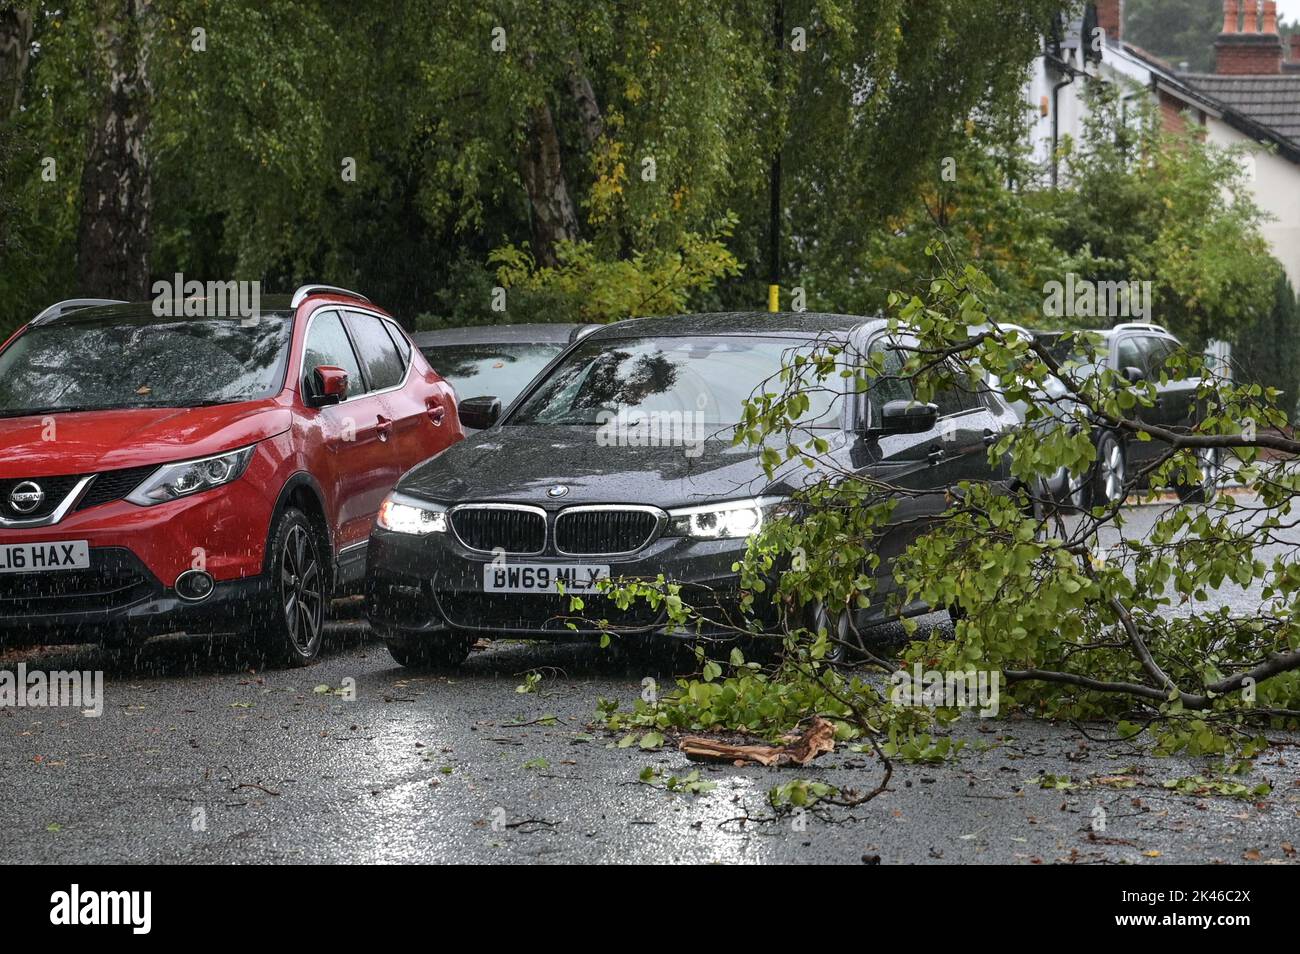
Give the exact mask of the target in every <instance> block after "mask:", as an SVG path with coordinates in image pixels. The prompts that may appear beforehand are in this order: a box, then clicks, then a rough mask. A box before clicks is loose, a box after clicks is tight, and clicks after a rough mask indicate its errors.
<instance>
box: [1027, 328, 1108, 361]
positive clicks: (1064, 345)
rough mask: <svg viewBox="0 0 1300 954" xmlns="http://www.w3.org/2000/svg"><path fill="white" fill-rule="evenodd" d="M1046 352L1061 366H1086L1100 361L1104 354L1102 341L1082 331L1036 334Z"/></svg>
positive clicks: (1104, 348)
mask: <svg viewBox="0 0 1300 954" xmlns="http://www.w3.org/2000/svg"><path fill="white" fill-rule="evenodd" d="M1038 340H1039V341H1041V342H1042V344H1043V347H1045V348H1046V349H1047V353H1048V354H1050V355H1051V356H1052V357H1053V358H1055V359H1056V363H1057V364H1059V365H1060V366H1061V367H1063V368H1067V370H1068V369H1072V368H1088V367H1090V366H1092V365H1096V364H1099V363H1101V361H1102V360H1103V359H1104V356H1105V354H1106V346H1105V344H1104V343H1102V342H1099V341H1097V340H1096V336H1095V335H1092V334H1089V333H1088V332H1084V331H1054V332H1046V333H1043V334H1040V335H1038Z"/></svg>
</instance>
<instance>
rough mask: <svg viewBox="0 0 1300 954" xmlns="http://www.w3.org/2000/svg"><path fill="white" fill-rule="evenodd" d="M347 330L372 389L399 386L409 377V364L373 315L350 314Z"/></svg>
mask: <svg viewBox="0 0 1300 954" xmlns="http://www.w3.org/2000/svg"><path fill="white" fill-rule="evenodd" d="M348 328H350V329H351V331H352V340H353V342H354V343H355V344H356V346H357V356H358V357H359V358H360V359H361V365H362V367H364V368H365V369H366V377H367V378H368V379H369V381H370V390H372V391H382V390H384V389H385V388H392V387H396V386H397V385H399V384H401V383H402V378H404V377H405V376H406V362H405V361H404V360H403V359H402V356H401V355H400V354H398V353H397V347H396V345H394V344H393V339H392V338H391V337H390V336H389V334H388V332H387V331H385V330H384V323H383V322H382V321H380V320H379V319H378V318H376V317H375V316H374V315H363V314H360V313H359V312H355V311H350V312H348Z"/></svg>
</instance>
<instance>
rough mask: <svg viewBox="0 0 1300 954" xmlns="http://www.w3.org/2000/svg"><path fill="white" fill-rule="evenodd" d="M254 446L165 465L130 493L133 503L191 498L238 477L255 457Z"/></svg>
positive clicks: (146, 504) (143, 504)
mask: <svg viewBox="0 0 1300 954" xmlns="http://www.w3.org/2000/svg"><path fill="white" fill-rule="evenodd" d="M252 456H253V448H252V447H243V448H240V449H239V450H237V451H231V452H230V453H228V454H218V455H217V456H216V457H204V458H201V459H200V460H186V461H181V462H180V463H177V464H164V465H163V466H162V467H159V468H158V469H157V470H155V471H154V472H153V474H152V475H151V476H150V477H149V478H148V479H147V480H145V482H144V483H142V484H140V486H138V487H136V488H135V490H133V491H131V493H130V494H129V495H128V496H127V498H126V499H127V500H129V501H130V502H131V503H133V504H139V505H140V506H141V507H152V506H154V505H155V504H160V503H166V502H167V501H169V500H175V499H177V498H178V497H188V496H190V494H197V493H200V492H201V491H204V490H211V489H212V488H213V487H220V486H222V485H223V484H228V483H230V482H231V481H233V480H238V479H239V478H240V477H241V476H242V475H243V473H244V469H245V468H246V467H248V462H249V460H250V459H252Z"/></svg>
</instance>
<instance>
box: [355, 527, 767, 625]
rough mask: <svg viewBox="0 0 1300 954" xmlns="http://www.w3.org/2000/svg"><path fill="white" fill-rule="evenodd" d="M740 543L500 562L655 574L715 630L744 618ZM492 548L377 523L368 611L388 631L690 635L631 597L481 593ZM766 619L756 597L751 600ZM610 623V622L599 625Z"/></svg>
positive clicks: (661, 544) (662, 545) (672, 542)
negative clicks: (622, 600) (622, 601)
mask: <svg viewBox="0 0 1300 954" xmlns="http://www.w3.org/2000/svg"><path fill="white" fill-rule="evenodd" d="M745 549H746V543H745V541H744V540H691V539H686V538H682V537H660V538H659V539H657V540H655V541H654V542H652V543H650V544H649V545H648V546H646V547H645V548H644V549H642V550H640V551H638V552H637V553H635V554H632V555H631V556H595V555H593V556H587V557H562V556H559V555H556V554H554V553H551V554H544V555H541V556H536V557H532V556H529V557H517V558H516V557H510V558H508V559H507V563H510V562H521V563H553V564H566V565H567V564H575V563H579V564H602V565H603V564H608V565H609V567H610V575H611V577H613V578H615V579H618V578H623V579H629V580H631V579H639V580H647V581H649V580H654V579H656V578H657V577H658V576H659V575H660V574H662V575H663V576H664V578H665V579H667V580H669V581H671V582H674V583H680V584H681V586H682V589H681V597H682V600H683V602H685V603H687V604H689V605H691V606H694V607H695V608H696V609H697V610H700V611H701V613H702V614H703V615H704V616H705V617H706V618H707V619H708V620H709V621H710V622H711V624H712V626H711V627H710V628H711V630H712V631H713V632H727V631H730V630H729V629H728V628H729V627H739V626H742V625H743V619H742V615H741V613H740V602H741V596H742V594H741V591H740V578H739V576H738V575H737V573H736V572H735V571H734V570H733V569H732V567H733V565H734V564H735V563H736V562H737V561H738V560H740V559H741V558H742V557H743V556H744V554H745ZM491 562H492V556H491V554H485V553H480V552H476V551H473V550H469V549H467V548H466V547H464V546H463V545H462V544H461V543H460V541H459V540H457V539H456V538H455V536H454V535H452V534H446V533H431V534H427V535H425V536H415V535H411V534H401V533H393V532H390V531H387V530H381V529H378V528H377V529H375V530H374V531H373V532H372V534H371V537H370V546H369V548H368V551H367V568H366V588H365V589H366V614H367V616H368V617H369V619H370V623H371V625H372V626H373V627H374V629H375V630H376V631H377V632H378V633H379V634H380V635H381V636H384V637H386V638H390V639H392V638H396V639H401V638H409V637H418V636H420V635H423V634H429V633H436V632H442V631H445V630H449V629H451V630H460V631H471V632H480V633H483V634H484V635H490V634H498V635H513V636H523V637H530V638H539V639H565V638H570V637H574V636H579V637H585V636H591V635H595V634H598V633H601V632H605V631H610V632H618V633H623V634H648V633H651V634H653V633H657V634H664V635H674V636H680V637H689V636H693V635H695V634H696V630H695V629H694V628H692V629H690V630H689V631H683V630H681V629H680V628H673V627H670V625H669V620H668V618H667V613H666V611H665V610H663V609H662V608H659V609H655V608H652V607H650V606H649V605H648V604H647V603H646V602H645V601H643V600H638V601H635V602H634V603H633V604H632V605H631V606H630V607H628V608H627V609H619V608H618V607H617V606H616V605H614V602H613V601H612V600H610V599H609V598H607V597H605V596H603V595H600V594H595V593H588V594H585V595H583V597H582V599H583V603H584V607H583V609H582V610H581V611H579V612H577V613H575V612H574V611H572V610H571V609H570V602H571V597H570V596H567V595H559V594H556V595H548V594H517V593H511V594H492V593H485V592H484V591H483V567H484V566H486V565H488V564H490V563H491ZM755 602H756V605H757V606H758V614H759V615H760V616H765V615H767V614H765V613H764V611H763V607H762V603H761V602H760V601H758V600H756V601H755ZM602 621H605V622H607V623H608V629H606V628H604V627H602V626H601V625H600V624H601V622H602Z"/></svg>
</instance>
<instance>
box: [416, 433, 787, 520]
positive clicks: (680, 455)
mask: <svg viewBox="0 0 1300 954" xmlns="http://www.w3.org/2000/svg"><path fill="white" fill-rule="evenodd" d="M788 473H789V474H790V475H791V477H787V476H786V475H785V474H784V473H782V474H777V475H776V477H775V478H774V479H773V480H769V479H768V478H767V476H766V475H765V474H764V473H763V468H762V466H761V464H760V463H759V455H758V453H757V452H755V450H754V449H752V448H749V447H736V446H733V445H732V444H730V443H729V442H727V441H721V440H717V441H704V442H702V443H700V444H696V445H695V446H693V447H682V446H672V447H609V446H601V445H600V444H598V443H597V440H596V432H595V430H594V429H586V428H577V427H546V426H538V427H534V426H511V427H504V428H497V429H493V430H487V431H479V432H478V433H475V434H470V435H469V436H467V437H466V438H465V440H463V441H460V442H459V443H457V444H454V445H453V446H451V447H449V448H448V449H447V450H445V451H443V452H442V453H441V454H439V455H438V456H437V457H433V458H430V459H429V460H427V461H425V462H424V463H422V464H420V465H419V466H417V467H415V468H414V469H412V470H410V471H408V472H407V474H406V476H404V477H403V478H402V480H401V481H400V482H399V483H398V485H397V489H398V490H399V491H400V492H402V493H406V494H410V495H412V496H415V497H420V498H423V499H426V500H431V501H435V502H437V503H442V504H448V505H450V504H456V503H460V502H463V501H508V502H512V503H531V504H534V505H537V506H544V507H550V508H559V507H568V506H572V505H574V504H580V503H639V504H650V505H652V506H656V507H664V508H668V507H683V506H690V505H692V504H699V503H705V502H708V501H710V500H727V499H735V498H740V497H755V496H760V495H763V494H777V495H784V494H787V493H790V492H791V491H792V490H793V489H794V485H793V484H792V483H791V479H792V478H793V477H798V478H799V479H804V476H803V475H807V474H810V473H812V472H810V471H809V470H808V469H807V468H805V467H802V466H800V467H797V468H795V467H791V468H789V471H788ZM557 487H565V488H567V492H565V493H564V494H563V495H562V496H558V497H552V496H550V491H552V490H554V489H555V488H557Z"/></svg>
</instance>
